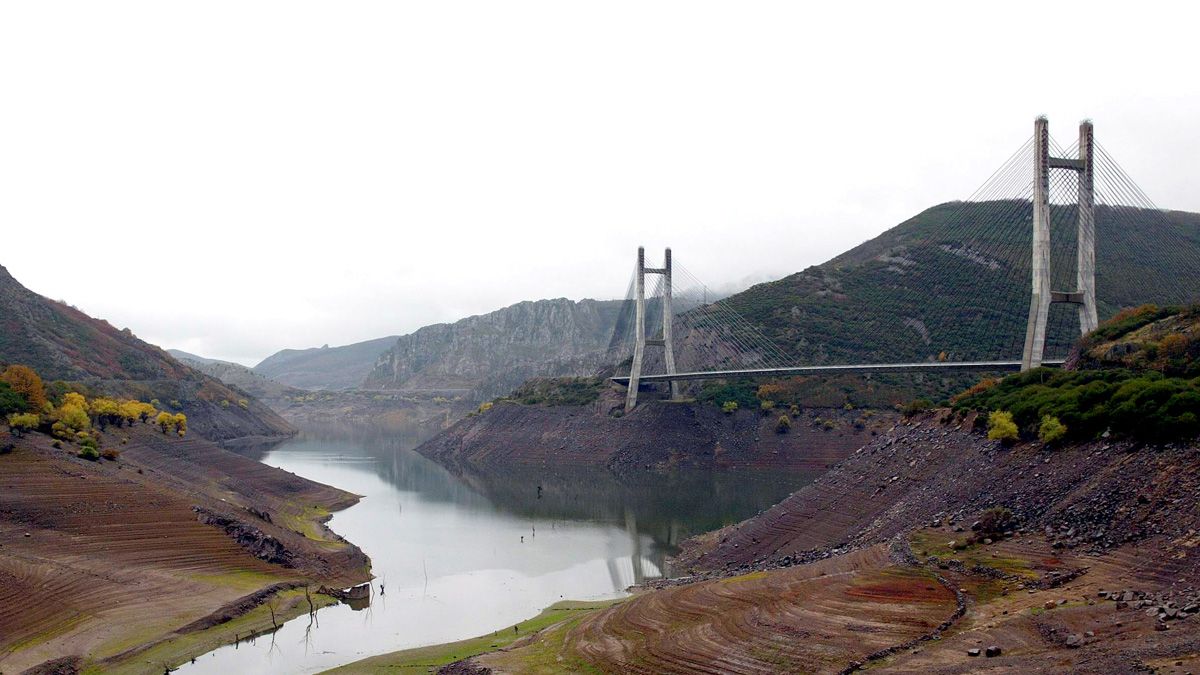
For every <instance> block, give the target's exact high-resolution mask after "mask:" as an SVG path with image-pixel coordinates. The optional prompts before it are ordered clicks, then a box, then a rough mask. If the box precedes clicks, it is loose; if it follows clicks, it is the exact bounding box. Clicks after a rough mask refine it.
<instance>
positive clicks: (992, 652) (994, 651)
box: [984, 645, 1001, 659]
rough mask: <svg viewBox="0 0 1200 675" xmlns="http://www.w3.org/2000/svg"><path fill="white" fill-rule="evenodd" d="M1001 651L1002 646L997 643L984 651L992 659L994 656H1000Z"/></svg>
mask: <svg viewBox="0 0 1200 675" xmlns="http://www.w3.org/2000/svg"><path fill="white" fill-rule="evenodd" d="M1000 653H1001V650H1000V647H998V646H996V645H992V646H990V647H988V648H987V651H985V652H984V656H986V657H988V658H989V659H990V658H992V657H993V656H1000Z"/></svg>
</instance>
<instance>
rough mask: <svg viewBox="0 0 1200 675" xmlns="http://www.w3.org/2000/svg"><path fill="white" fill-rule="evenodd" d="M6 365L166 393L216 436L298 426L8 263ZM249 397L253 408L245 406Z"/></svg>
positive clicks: (146, 395)
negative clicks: (28, 280)
mask: <svg viewBox="0 0 1200 675" xmlns="http://www.w3.org/2000/svg"><path fill="white" fill-rule="evenodd" d="M0 363H9V364H13V363H16V364H22V365H26V366H29V367H31V368H33V369H34V370H36V371H37V372H38V374H39V375H40V376H41V377H42V379H43V380H45V381H47V382H50V381H53V380H63V381H70V382H78V383H81V384H83V385H84V386H85V387H87V388H89V389H91V390H94V391H95V392H96V393H103V394H107V395H117V396H125V397H129V398H138V399H141V400H144V401H149V400H151V399H158V400H160V401H161V402H162V403H163V405H164V406H166V405H170V408H171V409H172V410H176V411H183V412H184V413H185V414H187V416H188V420H189V425H190V428H191V429H192V430H193V431H194V432H197V433H199V434H201V435H203V436H205V437H206V438H209V439H211V440H216V441H225V440H230V439H234V438H239V437H247V436H279V435H284V434H288V433H291V432H292V429H291V427H290V426H289V425H288V424H287V423H286V422H284V421H283V419H281V418H280V417H279V416H278V415H276V414H275V413H274V412H272V411H271V410H270V409H269V408H267V407H266V406H265V405H263V404H262V403H260V402H258V401H257V400H254V399H253V398H252V397H248V396H247V395H246V394H245V393H243V392H238V391H234V390H232V389H230V388H229V387H227V386H226V385H224V384H222V383H221V382H220V381H218V380H216V379H214V378H212V377H209V376H206V375H204V374H203V373H200V372H198V371H196V370H195V369H193V368H190V367H188V366H186V365H184V364H182V363H180V362H179V361H176V360H175V359H174V358H172V357H171V356H170V355H169V354H168V353H167V352H165V351H163V350H162V349H160V348H158V347H156V346H154V345H151V344H148V343H146V342H143V341H142V340H139V339H138V338H137V337H136V336H134V334H133V333H132V332H131V331H130V330H129V329H128V328H126V329H123V330H117V329H116V328H114V327H113V326H112V325H110V324H109V323H108V322H107V321H103V320H101V319H94V318H92V317H90V316H88V315H86V314H84V313H83V312H81V311H79V310H78V309H75V308H74V307H70V306H68V305H65V304H62V303H59V302H55V301H52V300H49V299H47V298H45V297H42V296H40V295H38V294H36V293H34V292H32V291H30V290H28V289H27V288H25V287H24V286H22V285H21V284H20V283H19V282H17V280H16V279H14V278H13V277H12V276H11V275H10V274H9V273H8V270H6V269H4V267H2V266H0ZM241 399H246V405H245V406H239V405H237V402H238V401H239V400H241ZM170 402H175V403H177V404H178V405H171V404H170Z"/></svg>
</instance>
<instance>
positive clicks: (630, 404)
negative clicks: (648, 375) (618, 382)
mask: <svg viewBox="0 0 1200 675" xmlns="http://www.w3.org/2000/svg"><path fill="white" fill-rule="evenodd" d="M647 274H660V275H662V277H663V297H662V339H661V340H659V339H654V340H647V339H646V275H647ZM634 298H635V302H636V307H637V310H636V311H637V315H636V316H637V318H636V319H635V321H634V329H633V330H634V336H633V339H634V342H633V364H632V366H631V367H630V369H629V388H628V390H627V391H626V392H625V412H630V411H631V410H633V409H634V407H636V406H637V395H638V380H639V379H640V378H641V376H642V357H643V356H644V355H645V353H646V347H648V346H649V347H662V348H663V351H664V355H663V361H664V362H665V363H666V368H667V374H668V375H674V374H675V342H674V339H673V337H672V335H671V319H672V317H673V316H674V310H672V309H671V249H669V248H668V249H667V250H666V253H665V254H664V256H663V266H662V267H646V249H645V248H643V247H641V246H639V247H638V253H637V274H636V277H635V280H634ZM668 385H669V386H670V388H671V400H675V399H676V397H677V396H678V386H679V385H678V384H676V383H675V381H674V380H671V381H670V382H669V383H668Z"/></svg>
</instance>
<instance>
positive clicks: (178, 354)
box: [167, 349, 245, 368]
mask: <svg viewBox="0 0 1200 675" xmlns="http://www.w3.org/2000/svg"><path fill="white" fill-rule="evenodd" d="M167 353H168V354H170V355H171V356H173V357H175V360H176V361H182V362H184V363H186V364H188V365H189V366H191V367H193V368H195V367H196V364H203V365H210V364H214V363H224V364H228V365H231V366H236V365H238V364H236V363H234V362H233V361H222V360H221V359H210V358H206V357H204V356H198V355H196V354H192V353H191V352H185V351H183V350H182V349H168V350H167ZM243 367H245V366H243Z"/></svg>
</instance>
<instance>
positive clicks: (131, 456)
mask: <svg viewBox="0 0 1200 675" xmlns="http://www.w3.org/2000/svg"><path fill="white" fill-rule="evenodd" d="M122 434H123V435H125V436H127V437H128V438H129V441H128V443H127V444H120V443H119V441H118V439H117V437H116V436H117V435H116V434H113V435H112V437H110V438H109V439H108V442H109V443H110V444H111V445H112V446H115V447H119V448H121V453H120V457H119V458H118V459H116V460H115V461H104V460H102V461H98V462H97V461H87V460H85V459H81V458H79V457H77V456H76V454H75V453H74V452H67V451H64V450H62V449H58V448H54V447H52V446H51V439H50V438H49V437H47V436H42V435H40V434H31V435H29V436H26V437H24V438H22V439H16V440H15V443H14V442H13V441H12V440H11V439H9V438H8V436H7V435H5V436H4V439H5V445H6V446H8V445H10V444H11V445H15V447H14V448H10V449H9V451H8V452H6V453H3V454H0V541H3V542H4V545H3V546H2V547H0V670H2V671H3V672H21V671H22V670H24V669H25V668H29V667H32V666H34V665H36V664H39V663H42V662H45V661H51V660H54V659H58V658H59V657H67V658H66V662H65V663H63V664H61V665H62V670H61V671H55V672H76V671H75V670H73V669H74V668H76V667H79V666H91V667H94V668H98V669H99V670H101V671H103V672H162V671H163V669H164V667H165V666H173V665H176V664H178V663H180V662H182V661H183V660H186V659H187V658H188V657H189V656H195V655H198V654H199V653H203V652H204V651H207V650H209V649H211V648H213V647H215V646H217V645H218V644H220V643H221V642H222V641H225V640H229V641H232V639H233V634H234V632H236V631H241V633H242V635H247V634H248V633H249V632H250V631H251V630H261V629H262V624H261V619H262V618H263V617H262V616H260V617H259V621H258V622H257V623H255V622H254V621H251V620H249V618H247V617H243V614H246V613H248V612H252V611H255V610H257V611H258V613H259V614H265V612H266V610H265V608H263V607H262V605H263V604H264V603H267V602H275V603H278V605H279V607H280V609H279V611H280V613H284V609H283V608H285V607H289V606H294V605H295V603H296V602H297V599H298V597H297V593H299V600H301V601H303V592H302V591H289V590H288V589H293V588H296V587H302V586H304V585H309V586H311V588H312V591H313V593H314V594H315V591H316V589H317V587H318V586H319V585H320V584H322V583H325V584H329V585H331V586H346V585H350V584H352V583H357V582H361V581H365V580H366V579H367V578H369V563H368V561H367V559H366V556H365V555H363V553H362V552H361V551H359V550H358V549H357V548H356V547H355V546H353V545H352V544H349V543H347V542H345V541H342V540H341V539H340V538H338V537H337V536H336V535H334V534H333V533H332V532H330V531H328V530H327V529H325V527H324V526H323V524H322V522H321V521H322V519H323V517H324V515H326V514H328V513H329V512H330V511H332V510H336V509H339V508H344V507H346V506H348V505H350V504H353V503H354V502H355V501H356V500H357V498H356V497H355V496H354V495H351V494H348V493H345V492H343V491H341V490H337V489H335V488H331V487H327V486H324V485H320V484H318V483H314V482H312V481H309V480H306V479H303V478H299V477H297V476H294V475H292V474H288V473H286V472H282V471H279V470H277V469H273V468H271V467H268V466H266V465H263V464H260V463H258V462H256V461H254V460H252V459H248V458H246V457H242V456H240V455H237V454H234V453H231V452H227V451H225V450H222V449H220V448H218V447H216V446H214V445H212V444H211V443H209V442H207V441H205V440H203V439H199V438H188V439H182V438H177V437H174V436H173V435H172V436H167V435H164V434H161V433H159V432H158V431H157V430H155V429H153V428H152V427H151V426H150V425H138V426H137V427H134V428H129V429H127V430H126V431H125V432H122ZM275 592H283V595H282V596H280V598H279V599H278V600H271V596H272V594H273V593H275ZM317 601H318V602H320V601H321V600H320V598H318V599H317ZM292 613H295V612H292ZM227 622H228V623H227ZM214 626H220V628H219V629H218V630H216V631H215V632H213V631H207V630H206V629H208V628H212V627H214ZM267 627H270V623H268V624H267Z"/></svg>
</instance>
